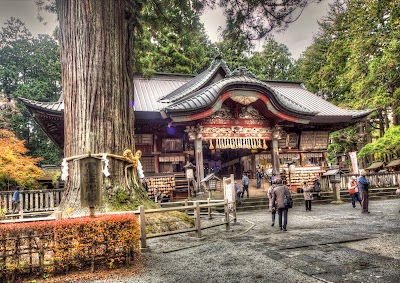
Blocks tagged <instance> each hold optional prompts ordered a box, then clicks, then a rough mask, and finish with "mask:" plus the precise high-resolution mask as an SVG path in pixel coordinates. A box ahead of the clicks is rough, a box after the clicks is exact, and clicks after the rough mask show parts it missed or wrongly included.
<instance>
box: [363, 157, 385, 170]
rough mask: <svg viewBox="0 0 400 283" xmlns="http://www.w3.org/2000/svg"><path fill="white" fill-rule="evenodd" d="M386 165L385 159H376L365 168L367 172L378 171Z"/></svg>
mask: <svg viewBox="0 0 400 283" xmlns="http://www.w3.org/2000/svg"><path fill="white" fill-rule="evenodd" d="M384 165H385V163H384V162H383V161H380V160H377V161H374V162H373V163H372V164H371V165H370V166H368V167H367V168H365V170H366V171H367V173H373V172H378V171H379V170H381V169H382V168H383V166H384Z"/></svg>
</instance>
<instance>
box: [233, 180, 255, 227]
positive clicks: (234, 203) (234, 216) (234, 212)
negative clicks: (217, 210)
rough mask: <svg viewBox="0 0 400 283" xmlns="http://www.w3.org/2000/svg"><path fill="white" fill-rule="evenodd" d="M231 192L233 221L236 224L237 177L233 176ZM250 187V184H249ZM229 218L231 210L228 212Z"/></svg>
mask: <svg viewBox="0 0 400 283" xmlns="http://www.w3.org/2000/svg"><path fill="white" fill-rule="evenodd" d="M230 178H231V184H232V186H231V190H232V199H233V201H232V210H233V221H234V222H235V223H236V192H235V176H234V175H233V174H231V177H230ZM249 186H250V184H249ZM228 217H229V210H228Z"/></svg>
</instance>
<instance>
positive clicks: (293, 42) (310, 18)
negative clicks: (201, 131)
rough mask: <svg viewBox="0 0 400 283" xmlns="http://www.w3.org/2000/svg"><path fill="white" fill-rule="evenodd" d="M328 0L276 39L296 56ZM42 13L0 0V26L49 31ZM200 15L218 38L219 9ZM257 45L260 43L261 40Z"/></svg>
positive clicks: (51, 18)
mask: <svg viewBox="0 0 400 283" xmlns="http://www.w3.org/2000/svg"><path fill="white" fill-rule="evenodd" d="M329 2H330V0H325V1H323V2H322V3H320V4H315V3H314V4H311V5H309V6H308V7H307V8H306V9H305V10H304V11H303V14H302V15H301V17H300V18H299V19H298V20H297V21H296V22H294V23H293V24H291V25H290V26H289V28H288V29H287V30H286V31H285V32H283V33H279V34H274V37H275V39H276V41H278V42H280V43H283V44H285V45H286V46H287V47H288V48H289V51H290V52H291V54H292V57H293V58H294V59H298V58H299V56H300V55H301V53H302V52H303V51H305V49H306V48H307V47H308V46H310V45H311V43H312V38H313V36H314V35H315V34H316V33H317V31H318V24H317V20H318V19H320V18H321V17H323V16H324V15H326V13H327V11H328V3H329ZM42 16H44V18H45V21H46V22H47V24H46V25H43V23H39V21H38V19H37V10H36V6H35V0H0V26H3V25H4V22H5V21H7V20H8V19H10V17H15V18H19V19H20V20H21V21H22V22H24V23H25V25H26V27H27V28H28V29H29V30H30V31H31V33H32V34H33V35H35V36H36V35H37V34H43V33H46V34H52V32H53V30H54V28H55V27H56V26H57V22H56V15H53V14H48V13H44V12H42ZM201 19H202V21H203V23H204V26H205V28H206V32H207V34H208V36H209V37H210V39H211V41H213V42H215V41H217V40H218V39H219V37H218V35H217V29H218V27H219V26H223V25H224V22H225V19H224V15H223V14H222V12H221V10H214V11H207V12H206V13H205V14H204V15H203V16H202V17H201ZM258 45H259V46H260V47H261V46H262V42H259V43H258Z"/></svg>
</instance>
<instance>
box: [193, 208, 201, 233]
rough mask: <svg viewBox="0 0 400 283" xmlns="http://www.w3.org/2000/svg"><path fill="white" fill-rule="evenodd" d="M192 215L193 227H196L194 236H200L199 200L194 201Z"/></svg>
mask: <svg viewBox="0 0 400 283" xmlns="http://www.w3.org/2000/svg"><path fill="white" fill-rule="evenodd" d="M194 206H195V208H194V217H195V227H196V229H197V231H196V234H197V235H196V236H197V238H201V223H200V206H199V202H198V201H195V202H194Z"/></svg>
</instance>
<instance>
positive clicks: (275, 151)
mask: <svg viewBox="0 0 400 283" xmlns="http://www.w3.org/2000/svg"><path fill="white" fill-rule="evenodd" d="M278 139H279V130H278V129H277V128H275V129H274V132H273V133H272V150H271V162H272V173H273V174H275V176H276V177H280V172H279V167H280V164H279V147H278Z"/></svg>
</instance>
